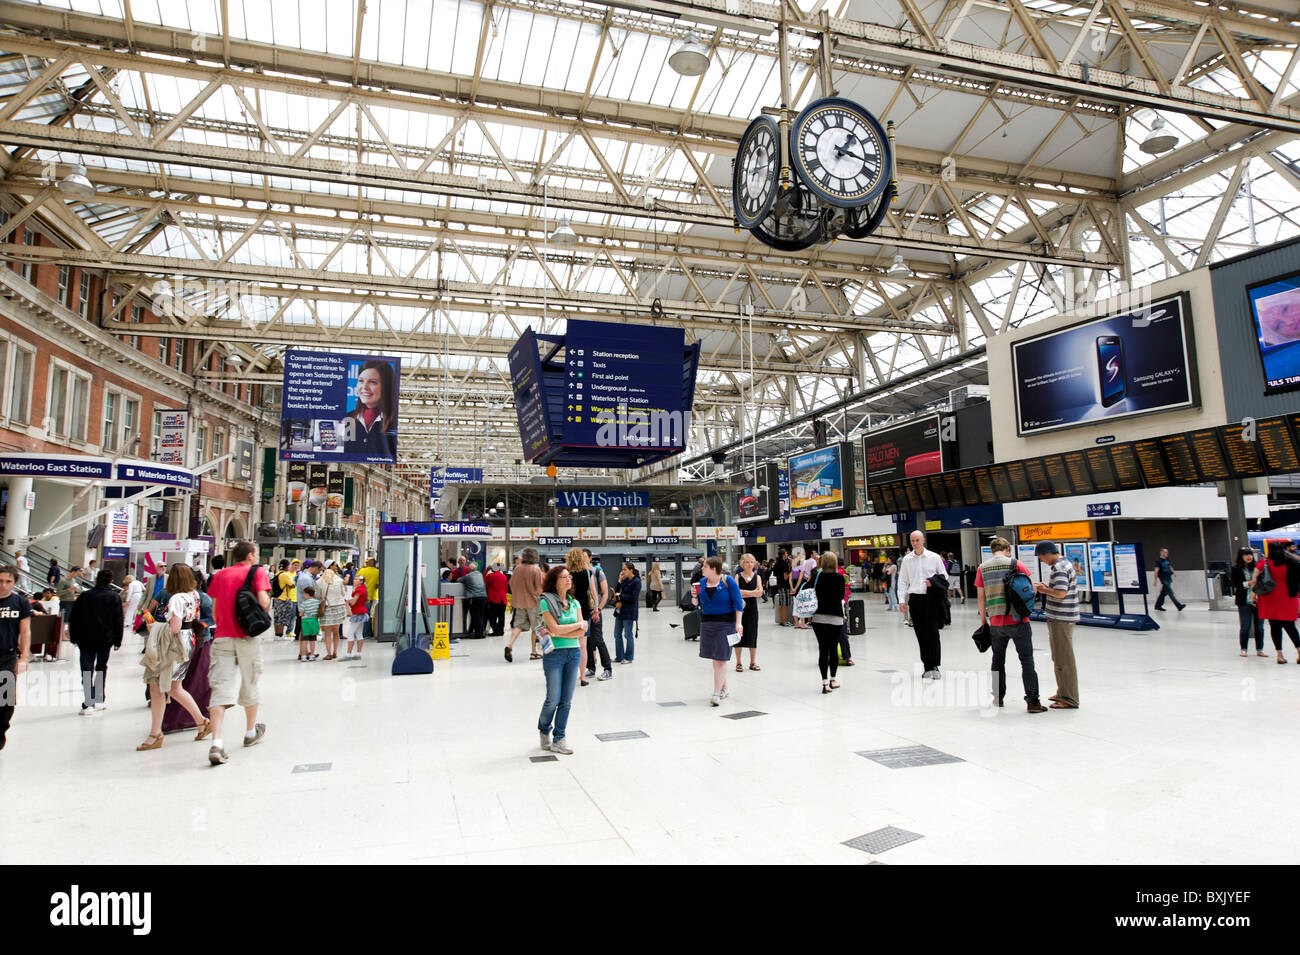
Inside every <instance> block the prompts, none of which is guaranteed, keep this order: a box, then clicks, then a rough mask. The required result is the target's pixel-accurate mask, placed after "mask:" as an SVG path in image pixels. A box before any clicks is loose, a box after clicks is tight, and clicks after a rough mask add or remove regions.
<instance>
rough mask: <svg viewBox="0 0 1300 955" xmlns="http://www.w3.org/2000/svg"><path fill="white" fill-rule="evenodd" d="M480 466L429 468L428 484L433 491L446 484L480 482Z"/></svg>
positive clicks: (481, 481)
mask: <svg viewBox="0 0 1300 955" xmlns="http://www.w3.org/2000/svg"><path fill="white" fill-rule="evenodd" d="M482 483H483V469H482V468H460V467H445V468H430V470H429V486H430V487H431V488H433V489H434V490H435V491H439V490H442V488H444V487H446V486H447V485H448V484H482Z"/></svg>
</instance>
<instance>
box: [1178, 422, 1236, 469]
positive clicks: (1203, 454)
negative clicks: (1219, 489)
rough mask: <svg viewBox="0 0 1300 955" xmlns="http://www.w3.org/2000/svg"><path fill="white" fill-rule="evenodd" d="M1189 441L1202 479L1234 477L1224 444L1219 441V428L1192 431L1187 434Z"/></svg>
mask: <svg viewBox="0 0 1300 955" xmlns="http://www.w3.org/2000/svg"><path fill="white" fill-rule="evenodd" d="M1187 441H1188V443H1189V444H1190V445H1191V446H1192V454H1193V455H1195V457H1196V468H1197V470H1198V471H1200V472H1201V480H1203V481H1226V480H1228V478H1230V477H1232V474H1231V472H1230V471H1229V470H1228V460H1227V457H1226V456H1225V455H1224V453H1223V445H1221V444H1220V443H1219V429H1218V428H1206V429H1205V430H1203V431H1192V432H1190V433H1189V434H1188V435H1187Z"/></svg>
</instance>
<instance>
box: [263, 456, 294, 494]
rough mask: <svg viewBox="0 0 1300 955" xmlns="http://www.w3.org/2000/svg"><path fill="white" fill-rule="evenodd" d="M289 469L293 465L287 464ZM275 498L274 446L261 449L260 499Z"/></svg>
mask: <svg viewBox="0 0 1300 955" xmlns="http://www.w3.org/2000/svg"><path fill="white" fill-rule="evenodd" d="M289 467H290V469H292V468H293V465H289ZM274 500H275V448H263V449H262V501H263V502H264V503H265V502H267V501H274Z"/></svg>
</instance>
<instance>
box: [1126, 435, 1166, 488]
mask: <svg viewBox="0 0 1300 955" xmlns="http://www.w3.org/2000/svg"><path fill="white" fill-rule="evenodd" d="M1133 451H1134V453H1135V454H1136V455H1137V459H1138V466H1139V467H1140V468H1142V482H1143V483H1144V484H1146V486H1147V487H1168V486H1169V484H1170V477H1169V468H1168V467H1167V466H1166V465H1165V456H1164V454H1163V452H1161V450H1160V442H1159V441H1156V440H1155V439H1151V440H1149V441H1135V442H1133Z"/></svg>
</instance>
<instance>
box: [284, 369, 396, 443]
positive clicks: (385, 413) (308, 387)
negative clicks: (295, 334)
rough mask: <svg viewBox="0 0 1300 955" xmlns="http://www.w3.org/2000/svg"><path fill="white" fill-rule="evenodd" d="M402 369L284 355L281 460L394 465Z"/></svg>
mask: <svg viewBox="0 0 1300 955" xmlns="http://www.w3.org/2000/svg"><path fill="white" fill-rule="evenodd" d="M401 369H402V362H401V359H399V358H384V357H382V356H373V355H344V354H336V353H334V352H311V351H300V350H298V349H290V350H289V351H287V352H285V355H284V399H283V411H282V412H281V421H280V457H281V458H282V459H284V460H287V461H360V462H368V463H375V464H393V463H395V462H396V460H397V407H398V393H399V388H400V382H401Z"/></svg>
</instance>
